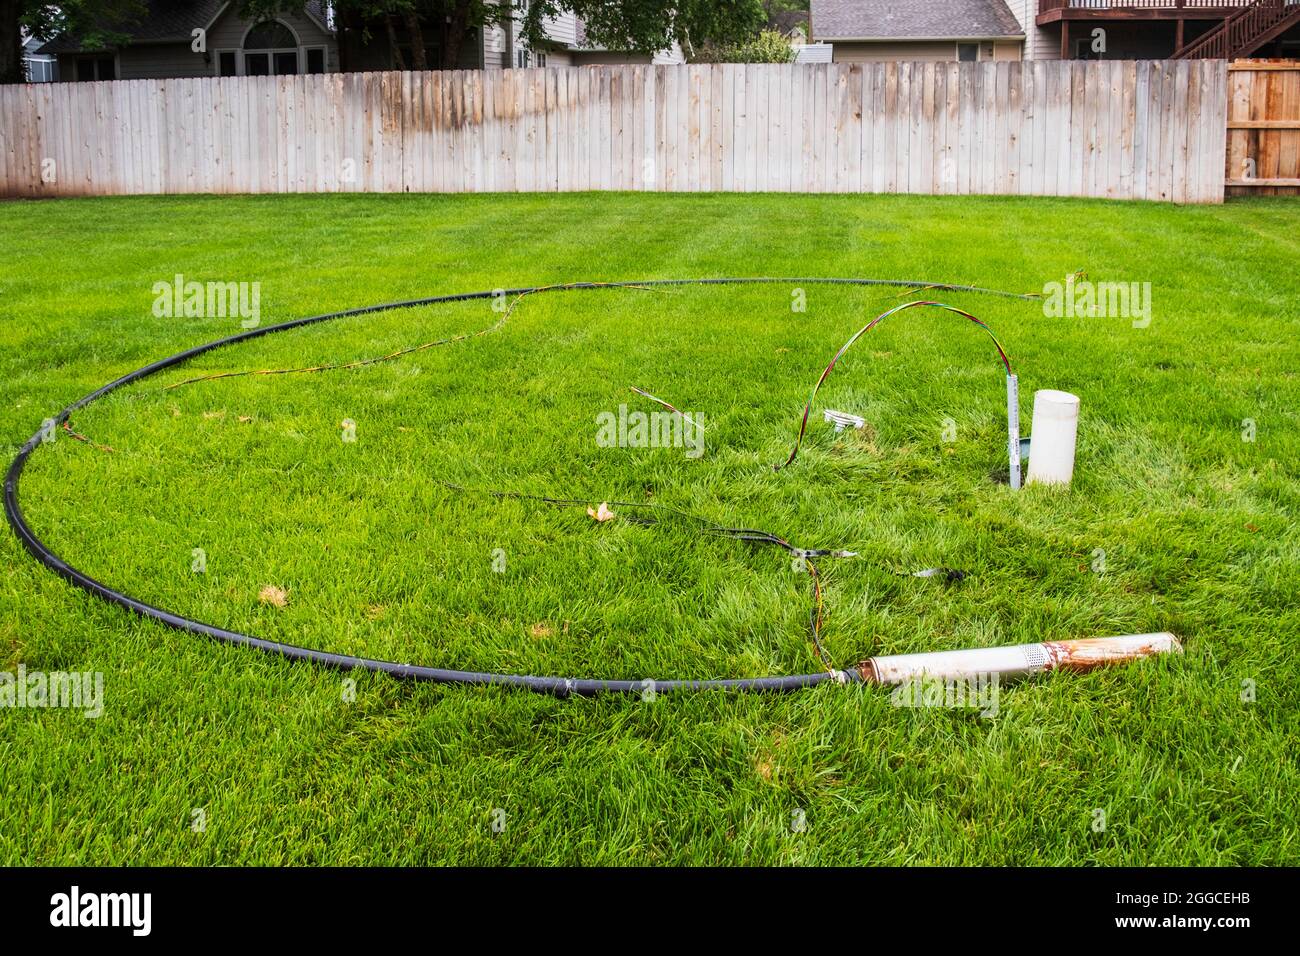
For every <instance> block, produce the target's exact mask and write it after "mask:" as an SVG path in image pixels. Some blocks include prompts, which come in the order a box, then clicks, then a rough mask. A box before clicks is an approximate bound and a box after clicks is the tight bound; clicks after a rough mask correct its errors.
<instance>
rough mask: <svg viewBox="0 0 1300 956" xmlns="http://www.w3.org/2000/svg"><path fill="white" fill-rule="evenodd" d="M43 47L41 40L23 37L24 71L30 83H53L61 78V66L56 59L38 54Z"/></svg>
mask: <svg viewBox="0 0 1300 956" xmlns="http://www.w3.org/2000/svg"><path fill="white" fill-rule="evenodd" d="M42 46H43V44H42V43H41V41H40V40H37V39H35V38H33V37H28V36H25V37H23V69H25V70H26V71H27V82H28V83H53V82H54V81H55V80H57V79H58V78H59V64H58V63H57V62H56V61H55V59H54V57H52V56H45V55H42V54H40V53H38V52H37V51H38V50H39V49H40V48H41V47H42Z"/></svg>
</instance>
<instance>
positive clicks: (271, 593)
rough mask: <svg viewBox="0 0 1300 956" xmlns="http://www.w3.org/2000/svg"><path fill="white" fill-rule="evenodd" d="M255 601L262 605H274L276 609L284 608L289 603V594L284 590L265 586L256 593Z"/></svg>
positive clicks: (268, 585)
mask: <svg viewBox="0 0 1300 956" xmlns="http://www.w3.org/2000/svg"><path fill="white" fill-rule="evenodd" d="M257 599H258V600H259V601H261V602H262V603H263V604H274V605H275V606H276V607H284V606H285V605H287V604H288V603H289V594H288V592H287V591H285V589H284V588H278V587H276V586H275V585H274V584H267V585H264V586H263V587H262V590H261V591H259V592H258V594H257Z"/></svg>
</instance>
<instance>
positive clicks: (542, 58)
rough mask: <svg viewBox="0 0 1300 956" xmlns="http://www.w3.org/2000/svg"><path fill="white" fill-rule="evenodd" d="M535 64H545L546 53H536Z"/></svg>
mask: <svg viewBox="0 0 1300 956" xmlns="http://www.w3.org/2000/svg"><path fill="white" fill-rule="evenodd" d="M537 65H538V66H545V65H546V54H545V53H538V54H537Z"/></svg>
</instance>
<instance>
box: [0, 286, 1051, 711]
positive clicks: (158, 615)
mask: <svg viewBox="0 0 1300 956" xmlns="http://www.w3.org/2000/svg"><path fill="white" fill-rule="evenodd" d="M753 283H781V284H792V285H817V284H830V285H858V286H893V287H905V288H916V289H941V290H944V291H948V292H979V293H983V294H988V295H999V296H1004V297H1006V298H1014V299H1032V298H1034V297H1033V296H1031V295H1021V294H1018V293H1014V292H1001V291H998V290H994V289H981V288H977V287H975V286H960V285H947V284H943V283H931V282H905V281H902V280H898V279H838V278H822V277H818V278H789V279H783V278H770V277H751V278H711V279H650V280H646V281H641V282H573V283H565V284H562V285H552V286H530V287H527V288H519V289H492V290H488V291H485V292H462V293H456V294H453V295H440V296H433V297H431V298H427V299H413V300H411V301H408V302H389V303H385V304H383V305H370V306H364V307H362V308H359V309H346V310H344V311H342V312H327V313H325V314H323V315H313V316H309V317H307V318H303V319H294V320H293V321H290V322H282V323H280V324H279V325H268V326H264V327H259V328H256V329H249V330H248V331H245V332H240V333H238V334H236V335H231V336H228V337H226V338H223V339H217V340H216V341H214V342H208V343H206V344H204V345H196V346H195V347H194V348H191V349H186V350H185V351H183V352H177V353H176V354H175V355H169V356H168V357H167V358H164V359H159V360H158V361H157V362H153V363H152V364H150V365H146V366H144V367H143V368H138V369H136V370H135V371H134V372H130V373H128V374H126V375H123V376H122V377H121V378H118V379H115V380H113V381H111V382H109V383H108V384H107V385H104V386H102V387H100V388H98V389H96V390H95V391H93V392H91V393H90V394H89V395H87V396H85V397H84V398H81V399H78V400H77V401H75V402H73V403H72V404H71V405H69V406H68V407H67V408H65V409H64V410H63V411H61V412H59V414H58V415H57V416H56V417H55V419H54V427H58V426H60V425H62V424H63V423H64V422H66V421H67V420H68V418H69V417H70V416H71V415H72V413H73V412H75V411H77V410H78V409H81V408H85V407H86V406H87V405H89V404H90V403H91V402H94V401H96V400H97V399H100V398H102V397H103V396H105V395H107V394H108V393H109V392H111V391H113V390H114V389H118V388H121V387H122V386H123V385H129V384H131V383H132V382H138V381H139V380H140V379H143V378H148V377H149V376H150V375H153V374H155V373H157V372H161V371H163V370H164V369H168V368H171V367H172V366H174V365H180V364H182V363H183V362H188V361H189V360H190V359H192V358H194V357H195V356H198V355H202V354H203V353H205V352H210V351H212V350H213V349H217V348H221V347H222V346H225V345H234V344H235V343H237V342H245V341H247V340H249V339H255V338H257V337H258V336H262V335H270V334H271V333H273V332H284V331H287V330H289V329H296V328H300V327H302V326H304V325H313V324H315V323H317V322H325V321H327V320H329V319H341V318H347V317H350V316H356V315H366V314H368V313H371V312H386V311H389V310H391V309H407V308H415V307H418V306H425V305H437V304H439V303H443V302H465V301H469V300H471V299H488V298H491V297H493V296H500V295H508V296H517V295H524V294H530V295H531V294H534V293H539V292H556V291H569V290H577V289H609V288H628V287H633V286H642V287H644V286H671V285H743V284H753ZM43 434H44V428H42V429H41V430H38V431H37V432H36V434H35V435H33V436H32V437H31V438H29V439H28V440H27V443H26V444H25V445H23V446H22V448H21V449H19V451H18V454H17V456H16V457H15V458H14V460H13V463H12V464H10V466H9V471H8V472H7V473H6V474H5V495H4V499H5V517H6V518H7V519H8V521H9V526H10V527H11V528H13V530H14V534H16V535H17V536H18V540H20V541H21V542H22V543H23V546H24V547H25V548H26V549H27V550H28V551H29V552H31V554H32V555H33V556H34V557H35V558H36V559H37V560H38V561H40V562H41V563H42V564H44V565H45V566H46V567H47V568H49V569H50V570H51V571H53V572H55V573H56V574H59V575H61V576H62V577H64V578H66V579H67V580H69V581H71V582H72V583H73V584H75V585H76V586H77V587H79V588H81V589H82V590H83V591H87V592H89V593H90V594H93V595H95V597H98V598H101V599H103V600H105V601H107V602H109V603H110V604H116V605H117V606H118V607H122V608H125V609H126V610H128V611H132V612H134V613H135V614H139V615H140V616H142V617H147V618H152V619H153V620H155V621H159V622H161V623H163V624H165V625H167V626H168V627H172V628H175V629H176V630H179V631H188V632H190V633H191V634H201V635H203V636H204V637H210V638H214V639H216V640H218V641H224V642H226V643H228V644H238V645H241V646H244V647H251V648H255V649H256V650H259V651H266V652H268V653H271V654H279V655H280V656H282V657H287V658H289V659H291V660H301V661H309V662H311V663H313V664H317V665H320V666H324V667H332V668H337V669H340V670H353V669H356V668H361V669H363V670H369V671H376V672H379V673H382V674H388V675H390V676H392V677H398V678H403V679H407V680H422V681H432V682H434V683H438V684H480V685H487V684H498V685H503V686H507V687H519V688H523V689H526V690H531V691H536V692H539V693H546V694H556V695H558V696H561V697H566V696H568V695H569V694H580V695H592V694H599V693H607V692H613V693H638V694H640V693H646V692H647V691H649V690H653V691H654V692H656V693H659V692H667V691H679V690H730V691H790V690H800V689H802V688H805V687H813V686H815V685H817V684H821V683H824V682H826V681H835V682H838V683H848V682H850V681H856V680H858V679H859V678H858V675H857V672H856V671H854V670H852V669H850V670H845V671H831V672H825V673H819V674H795V675H791V676H788V677H751V678H740V679H732V680H665V681H658V680H656V681H649V680H603V679H599V678H570V677H536V676H532V675H526V674H492V673H487V672H482V671H458V670H447V669H444V668H440V667H424V666H421V665H418V664H399V663H397V662H396V661H384V660H377V659H374V658H369V657H354V656H352V655H350V654H333V653H330V652H329V651H318V650H314V649H312V648H309V647H299V646H297V645H295V644H282V643H280V642H278V641H268V640H266V639H264V638H260V637H254V636H252V635H251V634H242V633H240V632H239V631H228V630H226V629H225V628H221V627H216V626H214V625H212V624H205V623H203V622H202V621H196V620H194V619H192V618H188V617H184V616H182V615H180V614H173V613H172V612H171V611H165V610H163V609H162V608H157V607H154V606H153V605H151V604H145V603H144V602H143V601H138V600H136V599H135V598H133V597H131V596H130V595H129V594H123V593H122V592H121V591H117V590H114V589H113V588H111V587H109V586H108V585H106V584H102V583H101V582H99V581H96V580H95V579H94V578H92V577H90V576H89V575H87V574H84V573H82V572H81V571H78V570H77V569H76V568H74V567H72V565H70V564H68V563H67V562H66V561H64V560H63V559H62V558H60V557H59V556H58V555H57V554H55V553H54V552H53V551H51V550H50V549H49V547H47V546H46V544H45V543H44V542H43V541H41V539H40V538H38V537H37V536H36V534H35V532H33V531H32V529H31V528H30V527H28V525H27V522H26V521H25V520H24V519H23V511H22V507H21V506H20V505H19V503H18V480H19V478H21V477H22V473H23V468H24V467H25V466H26V464H27V459H28V458H29V457H30V456H31V454H32V452H33V451H35V450H36V447H37V446H38V445H39V444H40V443H41V437H42V435H43Z"/></svg>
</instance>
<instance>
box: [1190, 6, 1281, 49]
mask: <svg viewBox="0 0 1300 956" xmlns="http://www.w3.org/2000/svg"><path fill="white" fill-rule="evenodd" d="M1298 10H1300V4H1297V0H1252V2H1251V4H1250V5H1249V6H1247V7H1243V8H1242V9H1240V10H1238V11H1237V12H1236V13H1234V14H1233V15H1232V16H1230V17H1228V19H1226V20H1224V21H1223V26H1222V27H1219V28H1217V29H1214V30H1211V31H1209V32H1208V33H1206V34H1205V35H1204V36H1202V37H1199V38H1198V39H1196V40H1193V41H1192V42H1191V43H1190V44H1188V45H1187V46H1185V47H1183V48H1182V49H1181V50H1179V51H1178V52H1177V53H1176V54H1175V59H1179V60H1183V59H1202V60H1204V59H1228V58H1230V57H1234V56H1239V55H1242V54H1244V53H1249V52H1251V51H1250V50H1248V49H1247V46H1257V45H1258V44H1257V43H1252V41H1255V40H1258V39H1259V38H1260V37H1262V36H1263V35H1264V34H1265V33H1266V31H1269V30H1272V29H1273V28H1275V27H1279V25H1280V24H1281V23H1282V22H1283V21H1284V20H1288V19H1291V18H1293V17H1294V15H1295V14H1296V12H1297V11H1298ZM1279 28H1280V27H1279Z"/></svg>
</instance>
